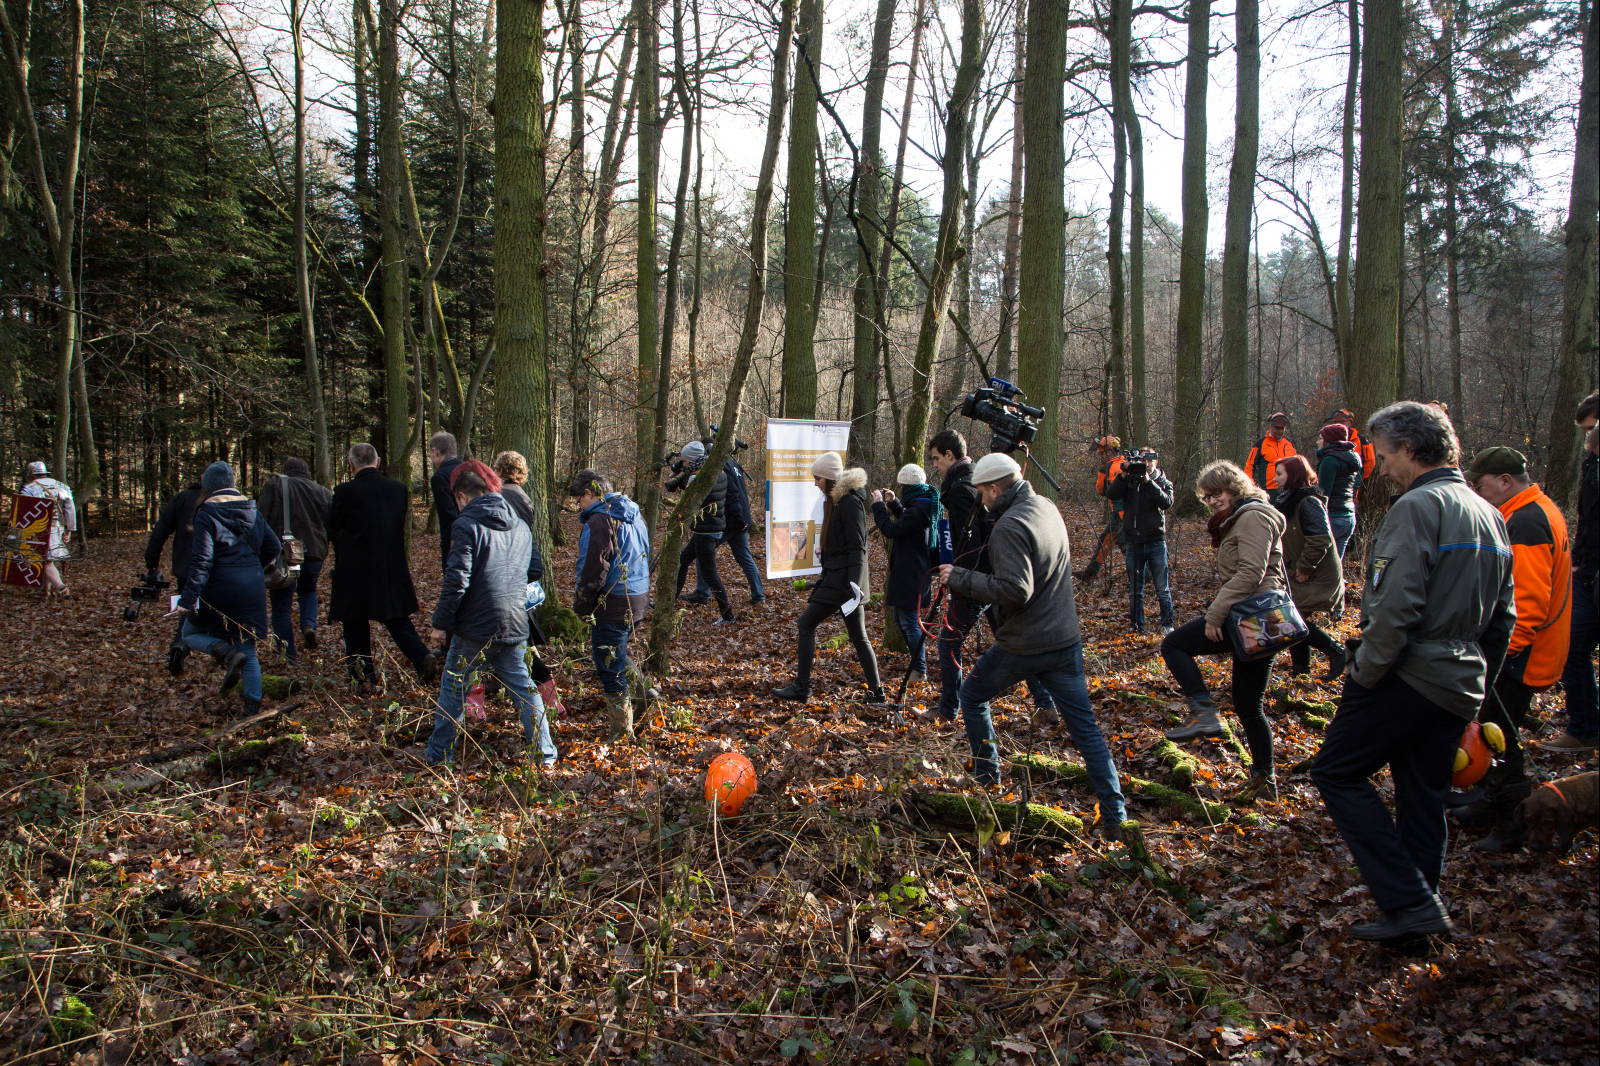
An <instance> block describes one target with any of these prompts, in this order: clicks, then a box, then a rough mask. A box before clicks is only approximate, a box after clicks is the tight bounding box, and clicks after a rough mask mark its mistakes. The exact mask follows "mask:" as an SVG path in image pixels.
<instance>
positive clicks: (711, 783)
mask: <svg viewBox="0 0 1600 1066" xmlns="http://www.w3.org/2000/svg"><path fill="white" fill-rule="evenodd" d="M755 793H756V768H755V767H754V766H753V765H751V762H750V760H749V759H747V758H745V757H744V756H743V755H741V754H739V753H738V752H736V751H725V752H723V753H722V754H721V755H718V756H717V757H716V758H715V759H712V760H711V765H710V766H708V767H706V802H707V803H712V804H715V805H716V808H717V813H719V814H721V815H722V817H724V818H735V817H737V816H738V814H739V810H740V808H742V807H743V806H744V801H745V800H747V799H749V798H750V797H751V796H753V795H755Z"/></svg>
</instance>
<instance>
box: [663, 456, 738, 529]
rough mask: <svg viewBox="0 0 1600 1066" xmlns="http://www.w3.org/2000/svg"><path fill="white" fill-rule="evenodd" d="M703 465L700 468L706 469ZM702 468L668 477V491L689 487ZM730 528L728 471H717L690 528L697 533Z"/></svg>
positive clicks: (666, 487) (666, 486)
mask: <svg viewBox="0 0 1600 1066" xmlns="http://www.w3.org/2000/svg"><path fill="white" fill-rule="evenodd" d="M704 469H705V467H701V468H700V470H704ZM700 470H685V471H684V472H683V473H681V474H679V475H678V476H677V477H675V478H670V479H668V481H667V483H666V485H665V486H663V487H664V488H665V489H666V490H667V491H668V492H678V491H679V490H681V489H686V488H688V487H689V485H690V483H691V482H693V481H694V479H695V476H696V475H697V474H698V473H699V472H700ZM727 528H728V472H727V470H725V469H724V470H719V471H717V480H716V482H715V483H714V484H713V485H712V486H711V492H710V493H708V494H707V495H706V498H705V502H704V503H702V504H701V505H700V510H699V512H698V513H697V514H696V515H695V516H694V524H693V525H692V526H691V527H690V529H691V530H692V531H693V532H695V533H721V532H723V531H724V530H726V529H727Z"/></svg>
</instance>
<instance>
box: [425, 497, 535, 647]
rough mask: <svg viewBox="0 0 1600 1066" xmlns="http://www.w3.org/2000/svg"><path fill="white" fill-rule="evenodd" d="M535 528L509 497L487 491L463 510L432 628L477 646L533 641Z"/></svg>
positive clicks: (454, 534) (453, 535) (451, 546)
mask: <svg viewBox="0 0 1600 1066" xmlns="http://www.w3.org/2000/svg"><path fill="white" fill-rule="evenodd" d="M532 580H533V532H532V531H531V530H530V529H529V528H528V526H527V523H525V522H523V521H522V519H520V518H518V517H517V514H516V512H515V511H513V510H512V509H511V505H510V504H509V503H507V502H506V501H505V497H503V496H501V495H500V494H499V493H498V492H486V493H484V494H483V495H482V496H479V497H478V498H477V499H474V500H472V501H471V502H470V503H468V504H467V505H466V507H464V508H462V510H461V517H460V518H457V519H456V524H455V528H454V529H452V530H451V531H450V559H449V561H448V562H447V563H446V564H445V568H444V579H443V581H442V582H440V585H439V606H437V607H435V608H434V609H433V628H435V629H442V630H443V631H444V632H446V633H448V634H450V635H451V636H452V637H457V638H460V639H461V640H464V641H466V642H468V643H472V644H487V643H489V642H490V641H495V642H503V643H507V644H521V643H522V642H524V641H526V640H527V639H528V611H527V602H528V582H530V581H532Z"/></svg>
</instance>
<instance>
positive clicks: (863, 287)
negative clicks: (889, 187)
mask: <svg viewBox="0 0 1600 1066" xmlns="http://www.w3.org/2000/svg"><path fill="white" fill-rule="evenodd" d="M897 2H898V0H878V13H877V17H876V18H875V19H874V21H873V28H872V59H871V65H870V66H869V67H868V68H867V84H866V96H865V99H864V100H863V101H862V104H861V169H860V171H859V175H858V177H857V180H856V216H857V219H858V221H857V225H856V284H855V290H854V292H853V293H852V294H851V296H852V300H853V305H854V311H855V318H854V329H853V330H852V334H853V337H852V340H853V347H852V349H851V350H852V354H853V355H854V357H855V358H854V366H855V370H854V374H855V378H854V380H853V381H852V382H851V385H852V386H853V387H852V389H851V393H850V453H851V458H852V460H853V461H854V462H856V463H859V464H861V465H862V466H864V467H868V468H870V467H871V466H872V465H873V464H874V463H875V462H876V461H877V448H876V438H877V426H878V413H877V412H878V320H879V319H878V272H877V266H878V257H879V256H880V255H882V254H883V235H882V234H881V233H879V231H878V228H879V227H880V226H881V225H882V224H883V148H882V141H883V90H884V86H885V84H887V82H888V80H889V49H890V46H891V45H892V44H893V38H894V13H895V7H896V4H897Z"/></svg>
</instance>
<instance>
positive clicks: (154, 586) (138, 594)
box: [122, 570, 172, 622]
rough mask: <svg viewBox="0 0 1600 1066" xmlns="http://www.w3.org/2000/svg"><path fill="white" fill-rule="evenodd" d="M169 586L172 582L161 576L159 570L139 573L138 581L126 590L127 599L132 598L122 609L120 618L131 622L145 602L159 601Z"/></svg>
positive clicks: (137, 615)
mask: <svg viewBox="0 0 1600 1066" xmlns="http://www.w3.org/2000/svg"><path fill="white" fill-rule="evenodd" d="M171 587H172V582H171V581H169V580H167V579H166V578H164V577H162V576H161V571H159V570H152V571H150V572H149V573H148V574H141V575H140V576H139V583H138V584H137V585H135V586H133V587H132V588H130V589H129V590H128V599H130V600H132V601H133V604H132V606H129V607H124V608H123V609H122V620H123V621H124V622H132V621H133V620H134V619H136V618H138V617H139V609H140V608H141V607H143V606H144V605H145V604H147V603H160V602H161V601H162V599H163V598H164V594H165V592H166V590H167V589H169V588H171Z"/></svg>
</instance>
